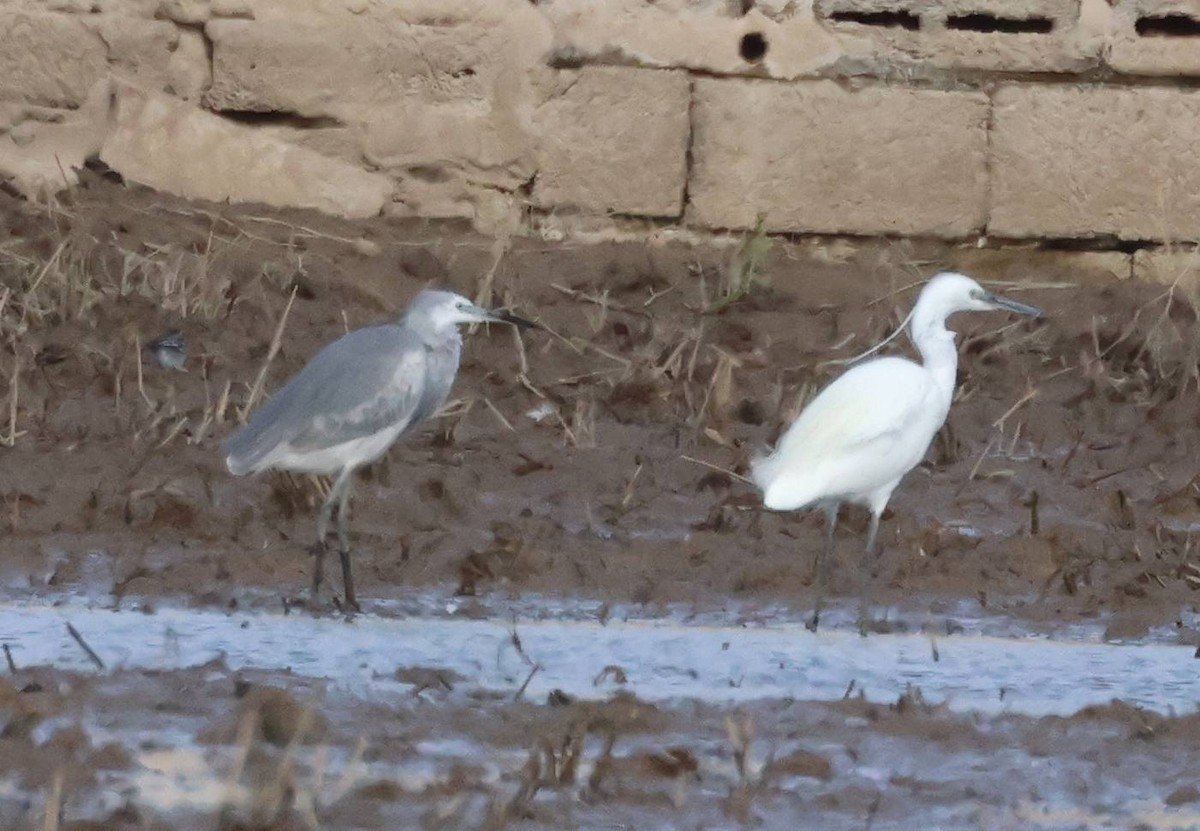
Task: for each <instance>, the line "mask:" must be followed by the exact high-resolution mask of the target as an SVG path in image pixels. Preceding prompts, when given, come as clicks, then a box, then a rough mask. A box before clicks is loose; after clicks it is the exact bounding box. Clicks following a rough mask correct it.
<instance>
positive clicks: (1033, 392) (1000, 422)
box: [992, 387, 1037, 430]
mask: <svg viewBox="0 0 1200 831" xmlns="http://www.w3.org/2000/svg"><path fill="white" fill-rule="evenodd" d="M1036 396H1037V387H1030V388H1029V389H1028V390H1026V392H1025V394H1024V395H1022V396H1021V397H1020V398H1018V399H1017V402H1016V403H1015V404H1013V405H1012V406H1011V407H1009V408H1008V409H1007V410H1005V411H1004V415H1002V416H1000V418H998V419H996V420H995V421H993V422H992V426H993V427H996V428H998V429H1000V430H1003V429H1004V422H1005V420H1006V419H1007V418H1008V417H1009V416H1010V415H1012V414H1013V413H1015V412H1016V411H1017V410H1019V409H1021V407H1022V406H1023V405H1024V404H1027V403H1029V402H1030V401H1032V400H1033V399H1034V398H1035V397H1036Z"/></svg>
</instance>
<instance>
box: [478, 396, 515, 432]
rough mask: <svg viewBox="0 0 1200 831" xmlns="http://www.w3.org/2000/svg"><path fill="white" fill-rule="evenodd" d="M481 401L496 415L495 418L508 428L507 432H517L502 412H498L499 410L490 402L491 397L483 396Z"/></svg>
mask: <svg viewBox="0 0 1200 831" xmlns="http://www.w3.org/2000/svg"><path fill="white" fill-rule="evenodd" d="M483 403H484V404H486V405H487V407H488V409H489V410H491V411H492V414H493V415H494V416H496V418H497V419H499V421H500V423H501V424H503V425H504V426H505V427H507V428H508V430H509V432H512V433H515V432H517V428H516V427H513V426H512V422H511V421H509V420H508V419H507V418H505V417H504V413H502V412H500V410H498V409H497V408H496V405H495V404H493V403H492V399H490V398H484V399H483Z"/></svg>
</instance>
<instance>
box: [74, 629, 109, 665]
mask: <svg viewBox="0 0 1200 831" xmlns="http://www.w3.org/2000/svg"><path fill="white" fill-rule="evenodd" d="M67 632H68V633H69V634H70V635H71V637H72V638H74V639H75V643H77V644H79V646H80V648H81V649H82V650H83V651H84V652H86V653H87V656H88V658H90V659H91V661H92V663H93V664H95V665H96V666H97V667H98V668H99V669H104V661H102V660H100V656H99V655H97V654H96V651H95V650H94V649H92V648H91V647H90V646H88V642H87V641H85V640H84V639H83V635H81V634H79V630H78V629H76V628H75V627H74V626H72V625H71V624H70V623H67Z"/></svg>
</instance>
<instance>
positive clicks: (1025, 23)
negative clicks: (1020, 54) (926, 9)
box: [946, 13, 1054, 35]
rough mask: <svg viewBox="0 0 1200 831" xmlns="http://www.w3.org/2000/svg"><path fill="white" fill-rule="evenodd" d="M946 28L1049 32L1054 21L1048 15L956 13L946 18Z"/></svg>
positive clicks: (971, 30) (1034, 32)
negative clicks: (1000, 15)
mask: <svg viewBox="0 0 1200 831" xmlns="http://www.w3.org/2000/svg"><path fill="white" fill-rule="evenodd" d="M946 28H947V29H956V30H958V31H961V32H985V33H987V34H993V33H995V32H1000V33H1002V34H1010V35H1017V34H1034V35H1045V34H1049V33H1050V31H1051V30H1053V29H1054V21H1053V20H1051V19H1050V18H1048V17H997V16H996V15H994V14H983V13H978V14H954V15H951V16H950V17H948V18H946Z"/></svg>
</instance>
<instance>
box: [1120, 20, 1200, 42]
mask: <svg viewBox="0 0 1200 831" xmlns="http://www.w3.org/2000/svg"><path fill="white" fill-rule="evenodd" d="M1133 25H1134V29H1136V30H1137V33H1138V34H1139V35H1141V36H1142V37H1151V38H1153V37H1160V38H1194V37H1200V20H1196V19H1195V18H1192V17H1188V16H1187V15H1186V14H1163V15H1156V16H1154V17H1139V18H1138V19H1137V22H1136V23H1135V24H1133Z"/></svg>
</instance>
